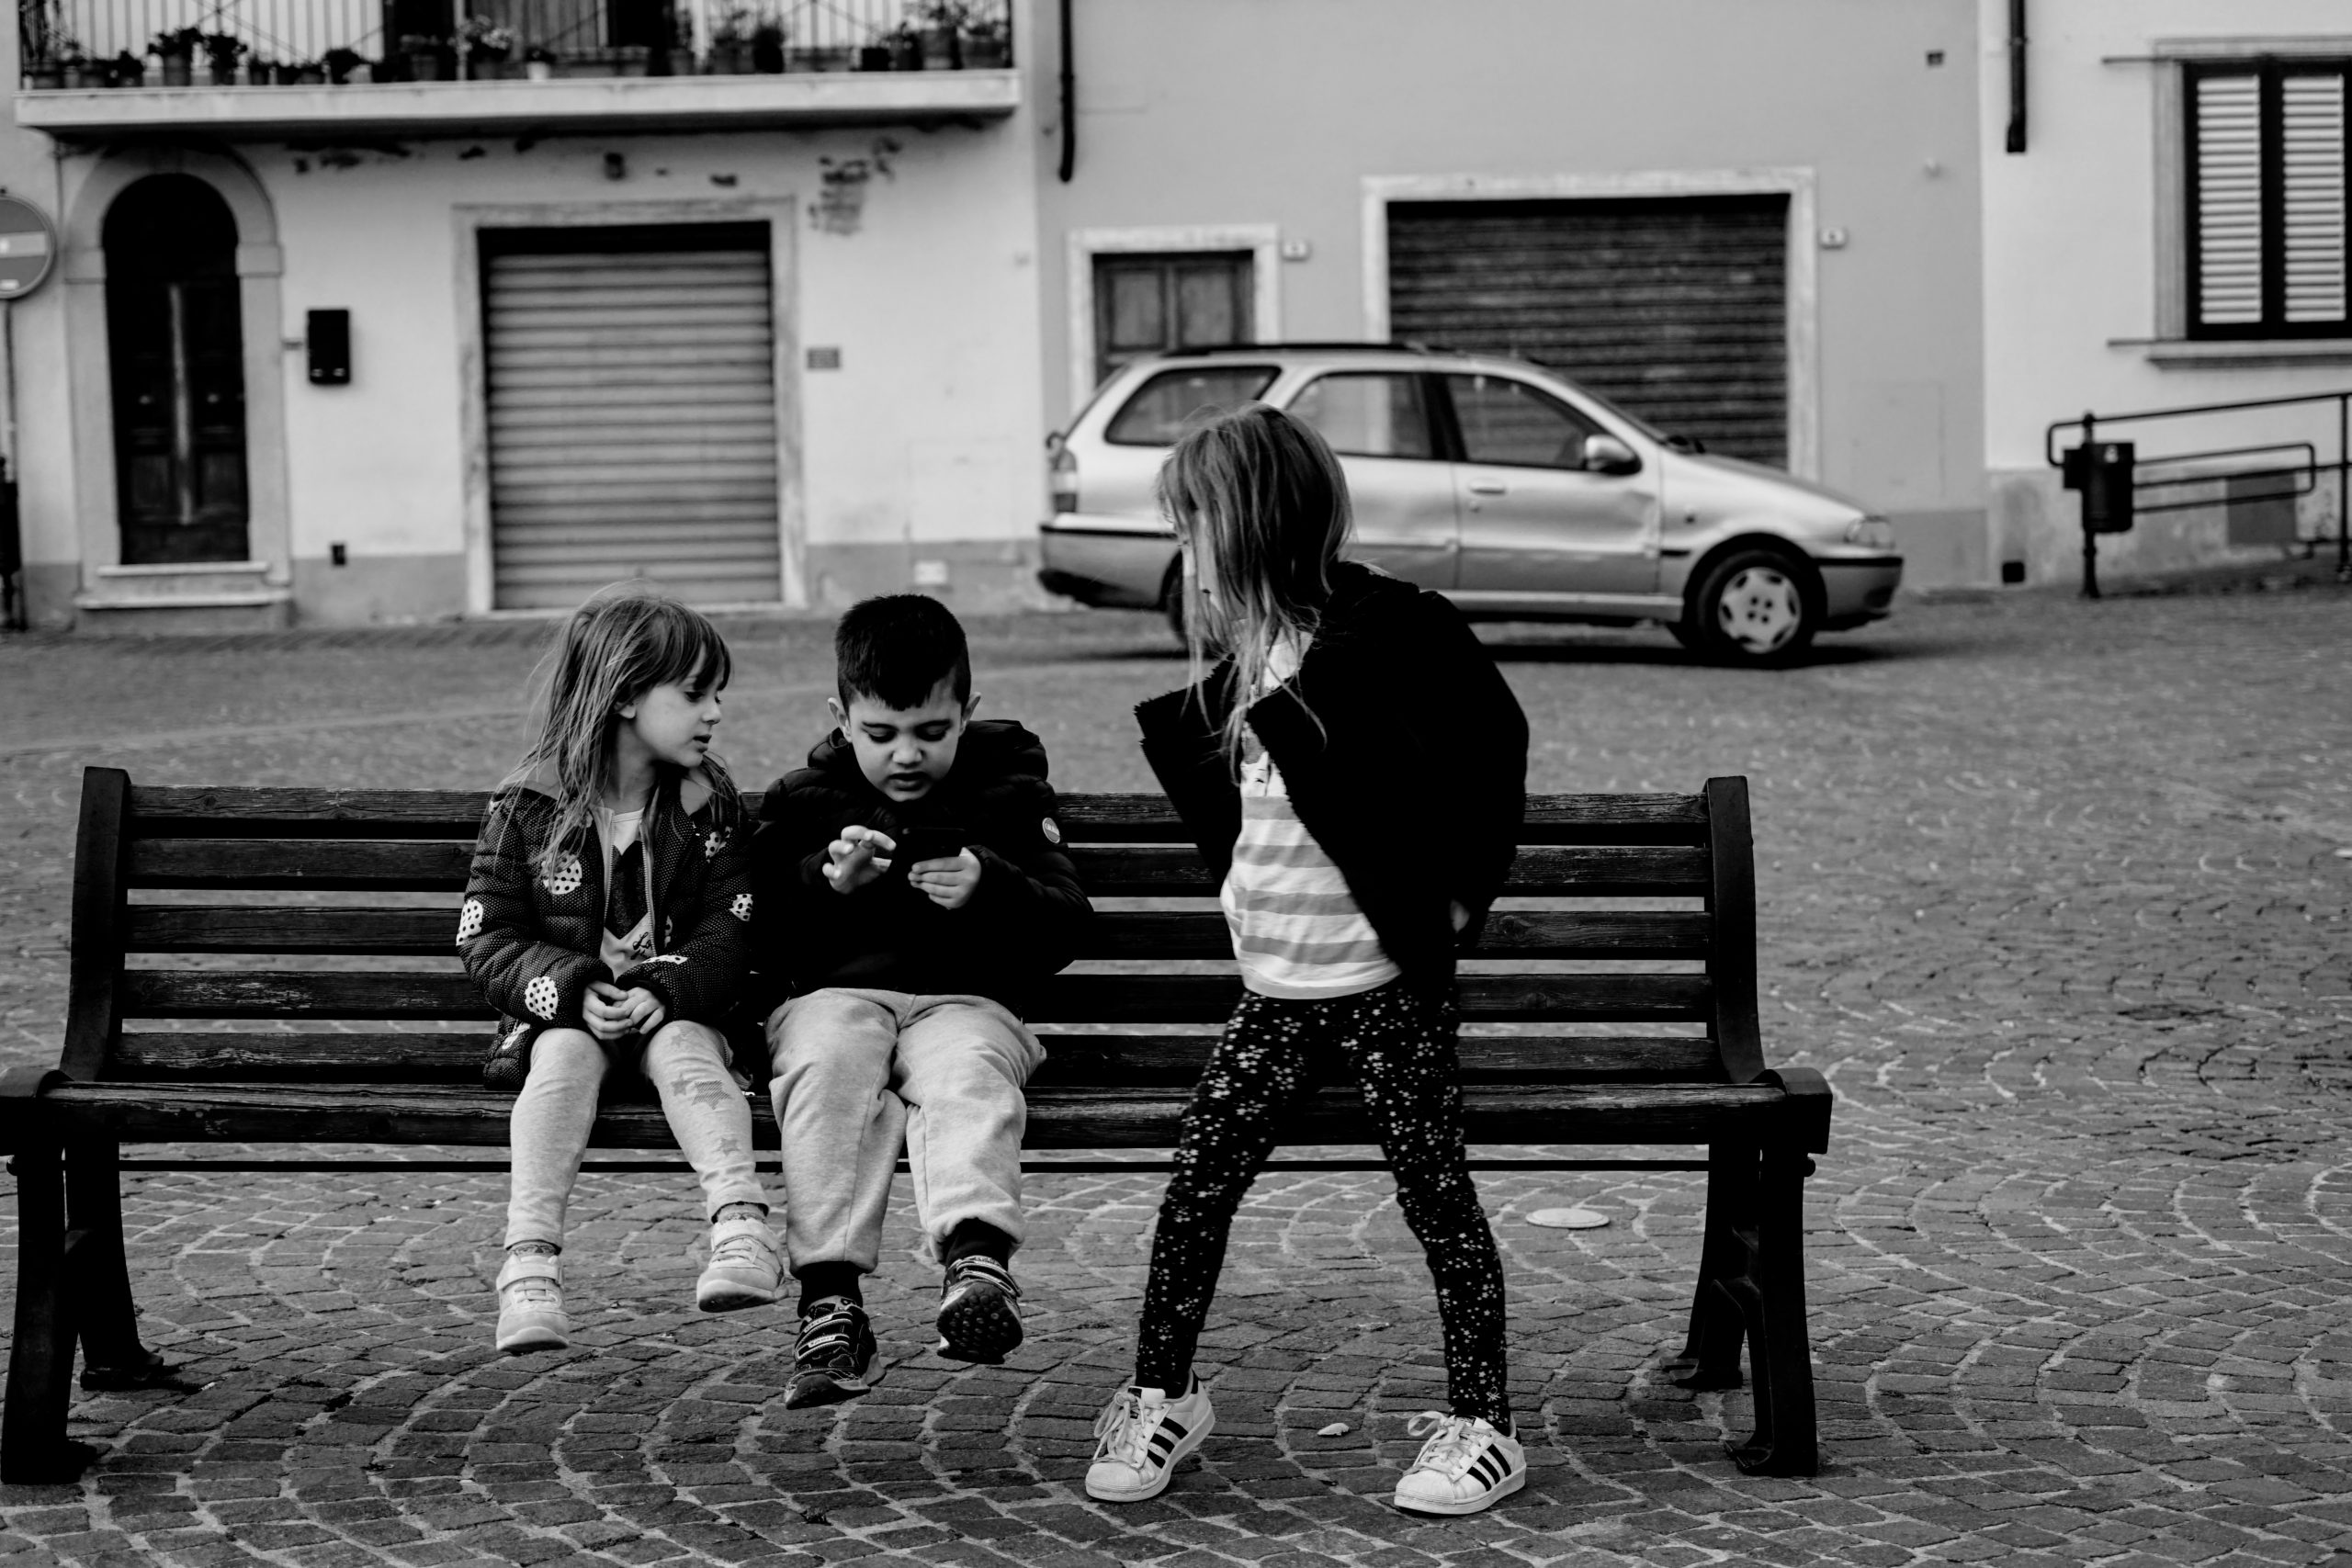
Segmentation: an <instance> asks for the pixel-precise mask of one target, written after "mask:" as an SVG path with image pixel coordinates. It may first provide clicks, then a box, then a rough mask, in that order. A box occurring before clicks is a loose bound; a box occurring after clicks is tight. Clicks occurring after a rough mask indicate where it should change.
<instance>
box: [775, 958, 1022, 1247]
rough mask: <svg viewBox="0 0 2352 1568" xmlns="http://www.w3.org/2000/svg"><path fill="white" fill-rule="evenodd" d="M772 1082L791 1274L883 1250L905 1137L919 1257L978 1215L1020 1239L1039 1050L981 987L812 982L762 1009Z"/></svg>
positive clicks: (1013, 1237) (975, 1218) (1009, 1015)
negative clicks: (960, 990)
mask: <svg viewBox="0 0 2352 1568" xmlns="http://www.w3.org/2000/svg"><path fill="white" fill-rule="evenodd" d="M767 1031H768V1049H769V1051H770V1053H771V1054H772V1055H773V1058H774V1063H775V1077H773V1078H772V1079H771V1080H770V1081H769V1085H768V1092H769V1093H770V1094H771V1095H773V1096H774V1097H775V1120H776V1127H777V1130H778V1132H779V1133H780V1134H782V1137H783V1143H784V1213H785V1245H786V1247H787V1248H788V1249H789V1251H790V1253H791V1256H792V1267H793V1269H794V1270H795V1271H796V1272H797V1271H798V1270H799V1269H805V1268H807V1267H808V1266H809V1265H810V1264H812V1263H849V1264H853V1265H854V1266H855V1267H856V1268H857V1269H859V1270H861V1271H862V1272H865V1273H869V1274H870V1273H872V1272H873V1271H874V1268H875V1265H876V1262H878V1261H879V1259H880V1257H881V1251H882V1217H883V1213H884V1211H885V1209H887V1208H888V1204H889V1201H890V1178H891V1176H892V1175H893V1174H894V1173H895V1172H896V1170H897V1168H898V1160H899V1142H900V1140H901V1137H902V1136H903V1138H904V1141H905V1144H906V1150H907V1168H908V1169H909V1170H910V1171H911V1172H912V1173H913V1175H914V1180H915V1214H916V1216H917V1218H918V1219H919V1221H920V1222H921V1224H922V1232H923V1246H924V1251H925V1255H926V1256H928V1257H930V1258H933V1259H936V1258H938V1256H939V1248H940V1246H941V1244H942V1243H944V1241H945V1240H946V1239H947V1235H948V1233H949V1232H951V1231H953V1230H954V1229H955V1228H956V1225H958V1224H961V1223H962V1222H964V1221H966V1220H985V1221H987V1222H988V1223H989V1224H991V1225H994V1226H995V1227H996V1228H997V1229H999V1230H1001V1231H1002V1232H1003V1233H1004V1234H1005V1235H1009V1236H1011V1237H1012V1240H1013V1244H1014V1245H1015V1246H1019V1245H1020V1242H1021V1237H1022V1233H1023V1225H1022V1220H1021V1134H1022V1133H1023V1131H1024V1130H1025V1129H1026V1128H1027V1126H1028V1122H1029V1104H1028V1101H1027V1100H1025V1099H1024V1098H1023V1095H1022V1092H1021V1089H1022V1086H1023V1084H1026V1083H1027V1082H1028V1081H1029V1075H1030V1074H1031V1073H1034V1072H1035V1071H1036V1070H1037V1066H1038V1064H1039V1063H1041V1062H1043V1061H1044V1060H1045V1059H1046V1048H1045V1046H1044V1045H1042V1044H1040V1043H1038V1040H1037V1037H1036V1036H1035V1034H1032V1033H1031V1032H1029V1029H1028V1026H1027V1025H1025V1024H1023V1022H1022V1021H1020V1020H1019V1019H1018V1018H1015V1017H1014V1016H1013V1015H1012V1012H1011V1011H1010V1010H1008V1009H1006V1008H1005V1007H1004V1006H1003V1005H1002V1004H1001V1003H999V1002H994V1001H991V1000H989V998H986V997H967V996H938V997H923V996H913V995H910V994H909V993H908V992H905V991H873V990H853V989H848V988H839V989H828V990H821V991H811V992H810V993H809V995H807V996H805V997H795V998H793V999H792V1000H790V1001H788V1002H786V1003H785V1004H784V1006H782V1007H780V1008H778V1009H776V1010H775V1012H773V1013H771V1014H769V1015H768V1024H767Z"/></svg>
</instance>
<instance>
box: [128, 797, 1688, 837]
mask: <svg viewBox="0 0 2352 1568" xmlns="http://www.w3.org/2000/svg"><path fill="white" fill-rule="evenodd" d="M489 798H490V796H489V792H487V791H485V790H451V789H414V790H410V789H299V788H296V789H288V788H266V789H265V788H238V789H230V788H217V789H216V788H187V787H185V786H179V785H157V784H134V785H132V786H131V789H130V820H131V828H132V832H133V834H134V835H135V836H137V837H140V838H156V839H186V838H198V839H217V838H287V839H310V838H350V837H370V836H372V837H380V838H388V839H415V838H431V837H447V838H452V839H471V838H472V837H473V832H474V828H475V826H476V825H477V824H479V823H480V822H481V814H482V807H484V805H485V804H486V803H487V802H488V800H489ZM744 798H745V802H746V804H747V805H748V806H749V807H751V809H752V812H753V813H754V814H756V813H757V812H758V810H759V807H760V795H758V793H757V792H752V793H749V794H747V795H745V797H744ZM1055 818H1056V819H1057V821H1058V822H1059V823H1060V824H1061V828H1062V831H1063V832H1064V834H1065V835H1067V837H1068V838H1069V841H1070V842H1072V843H1080V844H1084V843H1182V842H1184V841H1186V840H1185V835H1184V829H1183V825H1182V822H1181V821H1180V820H1179V819H1178V818H1177V816H1176V814H1175V812H1174V810H1173V809H1171V808H1170V806H1169V805H1168V803H1167V802H1166V801H1165V800H1162V799H1160V798H1159V797H1158V796H1156V795H1062V796H1061V797H1060V798H1059V799H1058V800H1057V803H1056V807H1055ZM1706 828H1707V811H1706V804H1705V801H1704V800H1703V799H1702V797H1701V796H1699V795H1530V796H1528V797H1527V813H1526V817H1525V819H1524V823H1523V826H1522V827H1521V830H1520V841H1521V842H1522V843H1529V844H1570V843H1691V844H1695V843H1702V842H1704V841H1705V835H1706Z"/></svg>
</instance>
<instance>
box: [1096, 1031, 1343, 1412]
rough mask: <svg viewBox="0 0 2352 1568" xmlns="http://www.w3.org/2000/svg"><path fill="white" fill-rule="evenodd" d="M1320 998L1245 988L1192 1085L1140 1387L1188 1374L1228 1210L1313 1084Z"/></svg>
mask: <svg viewBox="0 0 2352 1568" xmlns="http://www.w3.org/2000/svg"><path fill="white" fill-rule="evenodd" d="M1326 1005H1328V1004H1324V1003H1317V1002H1292V1001H1281V1000H1278V999H1276V998H1272V997H1261V996H1259V995H1257V994H1256V993H1255V992H1246V993H1244V994H1243V996H1242V998H1241V1004H1240V1006H1238V1007H1237V1008H1236V1009H1234V1011H1233V1018H1232V1021H1230V1022H1228V1023H1227V1025H1226V1026H1225V1034H1224V1037H1223V1038H1222V1039H1220V1040H1219V1041H1218V1042H1217V1046H1216V1052H1215V1054H1214V1055H1211V1056H1210V1057H1209V1065H1208V1068H1207V1070H1206V1071H1205V1072H1204V1073H1203V1074H1202V1075H1201V1082H1200V1086H1199V1087H1198V1088H1197V1089H1194V1090H1193V1103H1192V1105H1191V1107H1190V1108H1189V1109H1187V1110H1186V1111H1185V1112H1184V1121H1183V1130H1182V1134H1180V1141H1179V1143H1178V1145H1177V1150H1176V1172H1175V1174H1174V1175H1173V1176H1171V1177H1170V1178H1169V1181H1168V1196H1167V1197H1166V1198H1165V1199H1164V1200H1162V1201H1161V1202H1160V1205H1159V1228H1158V1229H1157V1230H1156V1231H1155V1232H1154V1234H1153V1235H1152V1241H1151V1277H1150V1280H1148V1283H1147V1284H1146V1285H1145V1287H1144V1297H1143V1323H1142V1325H1141V1326H1140V1327H1139V1328H1138V1329H1137V1330H1136V1382H1137V1383H1139V1384H1141V1385H1142V1386H1144V1387H1146V1388H1159V1389H1165V1390H1166V1391H1167V1392H1168V1393H1169V1395H1170V1397H1171V1398H1172V1397H1176V1396H1179V1395H1181V1394H1182V1393H1183V1391H1184V1390H1185V1389H1186V1388H1187V1387H1189V1386H1190V1384H1191V1381H1192V1375H1193V1347H1194V1346H1195V1345H1196V1344H1198V1343H1199V1340H1200V1337H1201V1325H1202V1324H1203V1323H1204V1322H1205V1321H1206V1320H1207V1318H1208V1312H1209V1301H1210V1299H1211V1298H1212V1297H1214V1296H1215V1295H1216V1277H1217V1273H1218V1271H1219V1270H1220V1269H1222V1268H1223V1267H1224V1266H1225V1242H1226V1235H1227V1231H1229V1230H1230V1229H1231V1228H1232V1224H1233V1211H1234V1210H1235V1209H1237V1208H1238V1207H1239V1206H1240V1203H1241V1197H1242V1194H1243V1193H1245V1192H1247V1191H1249V1190H1250V1181H1251V1180H1252V1179H1255V1178H1256V1176H1257V1174H1258V1168H1259V1167H1260V1166H1261V1165H1263V1164H1264V1163H1265V1160H1266V1156H1267V1154H1268V1153H1269V1152H1271V1151H1272V1148H1273V1146H1274V1128H1275V1126H1276V1124H1277V1123H1278V1122H1280V1121H1281V1119H1282V1117H1283V1115H1284V1114H1285V1113H1286V1112H1287V1111H1289V1110H1290V1109H1291V1108H1292V1107H1293V1106H1295V1105H1296V1104H1297V1103H1298V1101H1299V1100H1301V1099H1302V1098H1304V1097H1305V1095H1306V1091H1307V1090H1308V1089H1311V1088H1313V1087H1314V1077H1315V1075H1314V1072H1313V1070H1312V1069H1313V1065H1314V1057H1315V1055H1317V1045H1318V1043H1319V1042H1318V1041H1317V1038H1316V1037H1317V1034H1318V1033H1319V1031H1318V1030H1317V1028H1316V1024H1315V1011H1316V1010H1317V1008H1319V1007H1323V1006H1326Z"/></svg>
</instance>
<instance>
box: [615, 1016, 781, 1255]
mask: <svg viewBox="0 0 2352 1568" xmlns="http://www.w3.org/2000/svg"><path fill="white" fill-rule="evenodd" d="M644 1066H645V1076H646V1077H647V1078H648V1079H649V1080H650V1082H651V1083H652V1085H653V1088H654V1089H655V1091H656V1092H657V1093H659V1094H660V1095H661V1096H662V1111H663V1113H664V1114H666V1115H667V1116H668V1117H669V1118H670V1131H671V1133H672V1134H674V1135H675V1136H676V1138H677V1140H678V1147H679V1148H680V1149H681V1150H682V1151H684V1154H685V1156H686V1160H687V1163H689V1164H690V1165H692V1166H693V1167H694V1168H695V1175H697V1176H699V1177H700V1178H702V1192H703V1208H704V1210H705V1211H706V1212H707V1214H708V1216H709V1218H711V1219H713V1220H716V1219H717V1218H718V1212H719V1211H720V1210H721V1209H723V1208H725V1207H726V1206H727V1205H728V1204H729V1203H756V1204H758V1205H759V1206H760V1208H761V1209H763V1210H765V1209H766V1207H767V1202H768V1200H767V1194H766V1193H765V1192H763V1191H762V1190H760V1179H759V1176H758V1174H757V1172H756V1171H755V1170H754V1169H753V1168H752V1108H751V1106H749V1105H748V1104H746V1103H745V1102H744V1100H743V1091H742V1090H741V1089H738V1088H737V1087H736V1085H735V1078H734V1076H733V1075H732V1074H731V1073H729V1071H728V1070H727V1043H726V1041H724V1040H722V1039H721V1038H720V1037H719V1034H718V1031H717V1030H715V1029H711V1028H708V1027H707V1026H705V1025H703V1024H699V1023H684V1022H679V1023H665V1024H663V1025H662V1027H661V1028H660V1029H659V1030H657V1031H655V1032H654V1035H653V1038H652V1039H651V1040H650V1041H648V1042H647V1043H646V1046H645V1060H644Z"/></svg>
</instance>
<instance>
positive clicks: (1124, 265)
mask: <svg viewBox="0 0 2352 1568" xmlns="http://www.w3.org/2000/svg"><path fill="white" fill-rule="evenodd" d="M1251 272H1252V268H1251V265H1250V253H1249V252H1247V251H1234V252H1223V251H1207V252H1203V251H1186V252H1179V253H1177V254H1170V255H1103V256H1097V257H1095V258H1094V377H1095V379H1096V381H1097V382H1100V381H1101V380H1102V379H1103V378H1104V377H1106V376H1108V375H1110V374H1111V372H1112V371H1114V370H1115V369H1117V368H1118V367H1120V366H1122V365H1125V364H1126V363H1127V362H1128V361H1129V360H1131V359H1136V358H1138V357H1140V356H1141V355H1147V354H1164V353H1166V352H1167V351H1168V350H1170V349H1171V348H1216V347H1221V346H1222V345H1224V344H1230V343H1250V342H1252V341H1254V340H1255V338H1256V336H1257V333H1256V330H1255V322H1254V321H1253V320H1252V318H1251V311H1250V294H1251V290H1252V287H1253V285H1252V277H1251Z"/></svg>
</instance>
